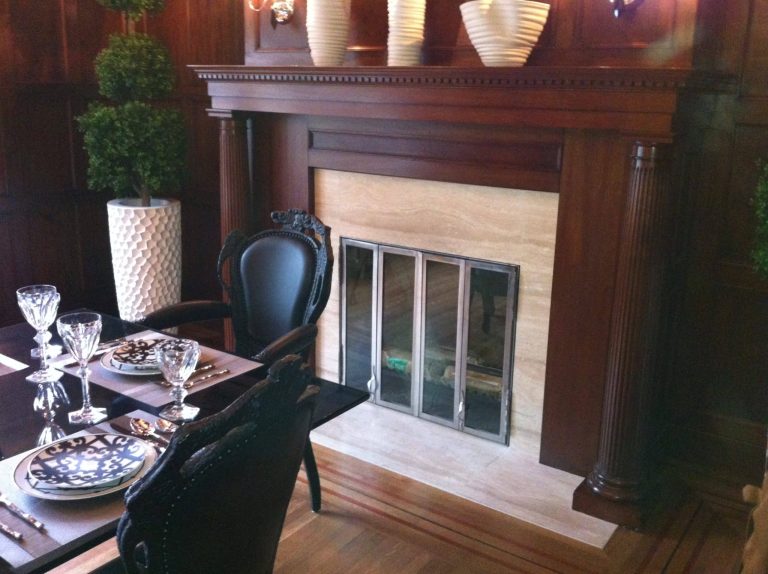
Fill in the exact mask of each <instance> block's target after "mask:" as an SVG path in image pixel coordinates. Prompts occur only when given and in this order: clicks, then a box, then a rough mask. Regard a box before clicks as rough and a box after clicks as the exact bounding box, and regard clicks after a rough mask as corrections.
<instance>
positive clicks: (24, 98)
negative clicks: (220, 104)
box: [0, 0, 243, 324]
mask: <svg viewBox="0 0 768 574" xmlns="http://www.w3.org/2000/svg"><path fill="white" fill-rule="evenodd" d="M122 27H123V22H122V19H121V17H120V15H119V14H118V13H115V12H112V11H109V10H106V9H104V8H103V7H101V6H100V5H99V4H98V3H97V2H94V1H93V0H62V1H59V0H41V2H34V3H30V2H24V1H21V0H11V1H10V2H3V3H0V196H6V197H7V198H8V201H6V202H4V203H3V204H2V205H0V221H2V225H0V227H1V228H2V233H3V241H2V243H0V265H1V266H2V268H3V273H2V282H1V283H0V287H2V289H3V295H2V297H0V324H7V323H11V322H15V321H18V320H19V319H20V316H19V314H18V308H17V306H16V302H15V295H14V294H13V291H14V290H15V289H16V288H17V287H20V286H22V285H25V284H29V283H32V282H51V283H54V284H56V285H57V286H58V288H59V290H60V291H61V292H62V295H63V299H62V309H67V308H73V307H76V306H83V305H88V306H92V307H96V308H99V309H103V310H105V311H113V310H114V309H115V304H114V294H113V292H114V287H113V284H112V278H111V265H110V254H109V240H108V234H107V227H106V209H105V207H104V203H105V202H106V200H107V199H109V196H107V195H103V194H98V193H90V192H87V191H86V181H85V180H86V176H85V171H86V165H87V163H86V157H85V154H84V152H83V150H82V139H81V136H80V134H79V133H78V131H77V126H76V123H75V121H74V118H75V117H76V116H77V115H79V114H81V113H83V112H84V111H85V109H86V106H87V103H88V102H89V101H91V100H93V99H94V98H95V97H96V85H95V77H94V72H93V59H94V57H95V56H96V54H97V53H98V52H99V51H100V50H101V49H102V48H104V47H105V46H106V44H107V40H108V37H109V35H110V34H111V33H114V32H117V31H120V30H121V29H122ZM138 28H139V30H145V29H146V30H149V31H150V32H151V33H156V34H158V35H159V36H160V37H161V38H162V39H163V41H165V42H166V43H167V45H168V46H169V48H170V50H171V53H172V55H173V57H174V62H175V64H176V68H177V76H178V78H179V81H180V83H179V88H178V90H177V92H176V93H175V95H174V96H173V98H172V99H173V100H174V101H175V103H176V104H177V105H179V106H180V107H181V109H182V111H183V113H184V115H185V118H186V122H187V126H188V134H189V136H190V137H189V142H190V146H189V156H188V157H189V168H190V169H189V178H188V179H187V181H186V182H185V185H184V191H183V194H182V198H183V199H184V231H183V240H184V262H183V265H184V273H185V275H184V276H185V280H184V294H185V297H189V298H193V297H194V298H203V297H204V298H209V297H216V296H217V294H218V292H219V287H218V284H217V282H216V278H215V261H216V256H217V254H218V251H219V248H220V241H219V238H218V219H219V213H218V209H219V205H218V126H217V125H216V122H215V120H212V119H211V118H209V117H207V115H206V114H205V107H206V98H204V91H205V89H204V85H203V84H202V83H201V82H199V81H198V80H197V79H196V78H195V77H194V75H193V74H191V72H190V71H189V70H188V68H187V64H190V63H201V62H202V63H213V62H216V63H221V62H228V63H233V64H236V63H241V62H242V58H243V55H242V37H243V26H242V4H241V2H239V1H237V0H230V1H227V2H215V3H210V2H204V1H202V0H180V1H178V2H168V6H167V10H166V11H165V12H164V13H163V14H162V15H161V16H160V17H157V18H149V19H145V20H144V21H142V22H141V23H140V24H139V27H138ZM52 237H56V240H55V241H52V240H51V238H52ZM201 270H203V271H202V272H201Z"/></svg>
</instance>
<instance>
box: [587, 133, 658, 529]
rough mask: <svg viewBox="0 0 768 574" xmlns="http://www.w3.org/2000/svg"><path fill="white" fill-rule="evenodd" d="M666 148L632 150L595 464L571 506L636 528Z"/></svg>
mask: <svg viewBox="0 0 768 574" xmlns="http://www.w3.org/2000/svg"><path fill="white" fill-rule="evenodd" d="M668 153H669V152H668V146H663V145H657V144H655V143H646V142H638V143H635V145H634V147H633V152H632V164H631V174H630V179H629V189H628V190H627V191H628V193H627V203H626V207H625V211H624V223H623V231H622V238H621V244H620V246H619V260H618V266H617V272H616V273H617V274H616V292H615V297H614V302H613V314H612V319H611V335H610V340H609V355H608V369H607V374H606V382H605V394H604V399H603V415H602V426H601V434H600V447H599V451H598V459H597V462H596V464H595V467H594V469H593V470H592V472H591V474H590V475H589V476H588V477H587V478H586V480H585V481H584V482H583V483H582V484H581V486H579V488H578V489H577V490H576V492H575V493H574V500H573V507H574V509H576V510H580V511H582V512H586V513H588V514H591V515H594V516H597V517H599V518H602V519H604V520H608V521H610V522H615V523H618V524H621V525H623V526H629V527H638V526H640V524H641V523H642V519H643V513H644V510H645V508H646V506H647V505H646V504H645V502H646V498H647V495H648V483H649V478H650V471H651V469H650V468H649V466H650V464H651V461H650V458H649V443H650V441H651V437H652V435H651V431H652V428H651V421H652V414H653V405H651V404H650V403H651V398H652V395H653V392H652V391H653V375H654V373H653V367H654V365H655V357H656V348H655V347H656V341H657V339H658V333H659V319H660V308H661V304H660V303H661V287H662V281H663V276H664V258H665V247H666V245H667V237H668V230H667V229H666V227H667V226H666V224H665V221H666V220H667V219H668V214H669V210H668V200H669V197H670V178H669V169H668V166H669V163H670V162H669V161H667V160H668V159H669V158H668V157H667V155H668Z"/></svg>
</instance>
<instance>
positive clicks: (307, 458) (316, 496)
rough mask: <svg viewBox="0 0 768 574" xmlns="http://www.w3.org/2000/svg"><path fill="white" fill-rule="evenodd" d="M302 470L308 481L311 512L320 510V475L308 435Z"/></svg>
mask: <svg viewBox="0 0 768 574" xmlns="http://www.w3.org/2000/svg"><path fill="white" fill-rule="evenodd" d="M304 471H305V472H306V473H307V482H308V483H309V498H310V500H311V501H312V512H320V505H321V500H320V475H319V474H318V473H317V463H316V462H315V453H314V451H313V450H312V443H311V442H310V441H309V437H307V444H306V446H305V447H304Z"/></svg>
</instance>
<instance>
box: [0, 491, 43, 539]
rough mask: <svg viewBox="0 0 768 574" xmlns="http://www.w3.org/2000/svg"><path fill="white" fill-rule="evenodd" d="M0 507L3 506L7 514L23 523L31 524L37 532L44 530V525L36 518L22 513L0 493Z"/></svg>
mask: <svg viewBox="0 0 768 574" xmlns="http://www.w3.org/2000/svg"><path fill="white" fill-rule="evenodd" d="M0 505H2V506H5V507H6V508H7V509H8V512H10V513H11V514H15V515H16V516H18V517H19V518H21V519H22V520H23V521H24V522H26V523H28V524H31V525H32V526H33V527H35V528H36V529H38V530H44V529H45V525H44V524H43V523H42V522H40V521H39V520H38V519H37V518H35V517H34V516H32V515H31V514H29V513H28V512H24V511H23V510H22V509H21V508H19V507H18V506H16V505H15V504H14V503H13V502H11V500H10V499H9V498H8V497H7V496H6V495H5V494H2V493H0ZM6 534H7V532H6Z"/></svg>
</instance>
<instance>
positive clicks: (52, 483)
mask: <svg viewBox="0 0 768 574" xmlns="http://www.w3.org/2000/svg"><path fill="white" fill-rule="evenodd" d="M145 457H146V443H145V442H144V441H142V440H140V439H137V438H135V437H130V436H124V435H116V434H114V435H113V434H96V435H85V436H80V437H72V438H67V439H63V440H60V441H58V442H55V443H53V444H50V445H48V446H45V447H43V448H41V449H39V450H38V451H37V454H36V456H35V457H33V458H32V459H31V460H30V462H29V469H28V471H27V476H28V481H29V484H30V486H32V487H33V488H35V489H37V490H41V491H47V492H53V491H55V492H61V491H67V490H73V491H79V492H84V491H87V490H89V489H103V488H111V487H113V486H117V485H120V484H122V483H123V482H125V481H126V480H128V479H130V478H132V477H133V476H135V475H136V474H137V473H138V472H139V471H140V470H141V468H142V467H143V466H144V459H145Z"/></svg>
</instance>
